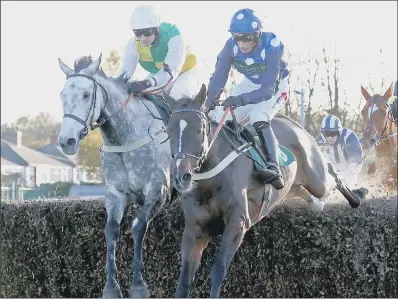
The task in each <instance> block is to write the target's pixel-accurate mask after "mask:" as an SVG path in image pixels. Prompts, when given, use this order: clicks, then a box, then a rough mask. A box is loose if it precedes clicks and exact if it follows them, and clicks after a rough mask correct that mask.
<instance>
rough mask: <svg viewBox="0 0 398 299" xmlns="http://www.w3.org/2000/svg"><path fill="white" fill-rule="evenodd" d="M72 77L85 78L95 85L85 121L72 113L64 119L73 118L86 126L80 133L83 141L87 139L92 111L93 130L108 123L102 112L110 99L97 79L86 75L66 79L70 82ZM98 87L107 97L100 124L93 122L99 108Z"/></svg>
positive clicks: (66, 114) (91, 122) (65, 115)
mask: <svg viewBox="0 0 398 299" xmlns="http://www.w3.org/2000/svg"><path fill="white" fill-rule="evenodd" d="M71 77H84V78H87V79H89V80H91V81H93V83H94V87H93V95H92V98H91V104H90V109H89V110H88V112H87V115H86V117H85V119H84V120H83V119H81V118H80V117H77V116H76V115H73V114H70V113H65V114H64V118H66V117H69V118H72V119H74V120H76V121H77V122H79V123H81V124H82V125H83V126H84V129H83V131H82V132H81V133H80V140H81V139H83V138H84V137H86V136H87V134H88V131H89V128H88V126H87V121H88V118H89V116H90V113H91V110H93V113H92V114H91V120H90V124H89V126H90V128H91V129H95V128H97V127H99V126H101V125H102V124H103V123H104V122H105V121H106V119H105V118H104V117H103V116H102V112H103V111H104V109H105V107H106V105H107V104H108V99H109V98H108V93H107V92H106V90H105V88H104V87H103V86H102V85H101V84H100V83H99V82H98V81H97V80H96V79H95V78H93V77H91V76H88V75H85V74H72V75H69V76H68V77H67V78H66V80H68V79H69V78H71ZM97 86H99V87H101V88H102V90H103V91H104V92H105V97H106V100H105V105H104V108H102V110H101V112H100V120H99V121H98V122H96V121H93V117H94V111H95V107H96V106H97Z"/></svg>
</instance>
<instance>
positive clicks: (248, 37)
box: [232, 32, 260, 43]
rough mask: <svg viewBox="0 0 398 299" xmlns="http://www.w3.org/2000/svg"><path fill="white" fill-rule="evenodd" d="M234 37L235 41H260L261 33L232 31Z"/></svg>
mask: <svg viewBox="0 0 398 299" xmlns="http://www.w3.org/2000/svg"><path fill="white" fill-rule="evenodd" d="M232 38H233V39H234V41H235V42H245V43H248V42H258V40H259V39H260V33H259V32H255V33H232Z"/></svg>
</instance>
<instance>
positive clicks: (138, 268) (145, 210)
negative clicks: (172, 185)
mask: <svg viewBox="0 0 398 299" xmlns="http://www.w3.org/2000/svg"><path fill="white" fill-rule="evenodd" d="M167 196H168V191H167V187H166V185H162V184H161V183H160V182H157V184H156V185H155V186H154V187H150V188H148V192H147V194H146V196H145V203H144V206H143V207H142V209H141V211H140V212H139V213H138V215H137V217H136V218H135V219H134V221H133V225H132V233H133V239H134V247H133V248H134V257H133V279H132V283H131V288H130V294H131V297H132V298H148V297H149V291H148V285H147V284H146V283H145V281H144V279H143V278H142V272H143V269H144V263H143V261H142V244H143V242H144V238H145V234H146V231H147V229H148V225H149V223H150V222H151V220H152V219H153V217H155V216H156V215H157V214H158V213H159V211H160V210H161V208H162V207H163V205H164V203H165V202H166V199H167Z"/></svg>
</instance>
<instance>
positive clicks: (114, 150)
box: [58, 56, 171, 298]
mask: <svg viewBox="0 0 398 299" xmlns="http://www.w3.org/2000/svg"><path fill="white" fill-rule="evenodd" d="M100 62H101V56H100V57H99V58H98V60H96V61H94V62H93V61H92V60H91V56H90V57H82V58H80V59H79V60H78V61H77V62H75V66H74V69H71V68H70V67H68V66H67V65H66V64H64V63H63V62H62V61H61V59H59V65H60V67H61V70H62V71H63V72H64V73H65V75H66V76H67V78H66V82H65V85H64V88H63V90H62V92H61V99H62V105H63V111H64V118H63V121H62V126H61V130H60V132H59V136H58V141H59V144H60V146H61V148H62V151H63V152H64V153H65V154H68V155H73V154H75V153H76V152H77V151H78V149H79V144H80V140H81V139H83V138H84V137H85V136H86V135H87V134H88V131H89V129H94V128H96V127H99V128H100V130H101V133H102V137H103V140H104V144H103V145H102V146H101V149H100V155H101V162H102V171H103V174H104V176H105V182H106V192H105V206H106V212H107V221H106V225H105V231H104V233H105V239H106V248H107V254H106V268H105V274H106V285H105V287H104V290H103V296H104V297H113V298H114V297H121V296H122V293H121V290H120V286H119V284H118V282H117V280H116V273H117V267H116V261H115V254H116V241H117V239H118V236H119V228H120V223H121V220H122V217H123V214H124V211H125V207H126V203H127V200H128V199H133V200H135V201H136V202H137V203H138V204H139V205H140V206H141V210H140V212H139V213H138V215H137V217H136V218H135V220H134V221H133V224H132V228H131V229H132V235H133V239H134V258H133V276H132V283H131V289H130V292H131V296H132V297H148V296H149V292H148V286H147V284H146V283H145V281H144V280H143V278H142V272H143V270H144V264H143V261H142V244H143V241H144V237H145V233H146V231H147V228H148V225H149V223H150V221H151V220H152V219H153V218H154V217H155V215H156V214H158V212H159V211H160V210H161V208H162V207H163V205H164V203H165V202H166V199H167V198H168V197H170V194H171V191H170V175H169V167H170V161H171V156H170V145H169V142H168V141H165V140H167V134H166V133H165V128H164V127H165V125H164V122H163V120H162V119H164V116H163V117H162V115H161V113H160V111H161V110H158V108H159V107H158V106H157V105H155V104H154V103H153V102H152V101H149V100H147V99H145V98H141V97H133V98H132V99H131V101H130V102H127V101H126V102H125V99H126V98H127V97H128V92H127V84H126V83H125V82H124V81H123V79H122V76H120V77H119V78H116V79H113V78H110V77H107V76H106V75H105V74H104V73H103V71H102V70H99V66H100ZM159 270H160V269H159Z"/></svg>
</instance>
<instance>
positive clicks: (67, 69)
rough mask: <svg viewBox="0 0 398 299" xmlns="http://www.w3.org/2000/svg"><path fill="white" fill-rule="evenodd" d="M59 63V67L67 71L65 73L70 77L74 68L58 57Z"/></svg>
mask: <svg viewBox="0 0 398 299" xmlns="http://www.w3.org/2000/svg"><path fill="white" fill-rule="evenodd" d="M58 63H59V67H60V68H61V70H62V71H63V72H64V73H65V75H66V76H67V77H68V76H69V75H71V74H73V70H72V69H71V68H70V67H69V66H67V65H66V64H65V63H64V62H63V61H62V60H61V58H58Z"/></svg>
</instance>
